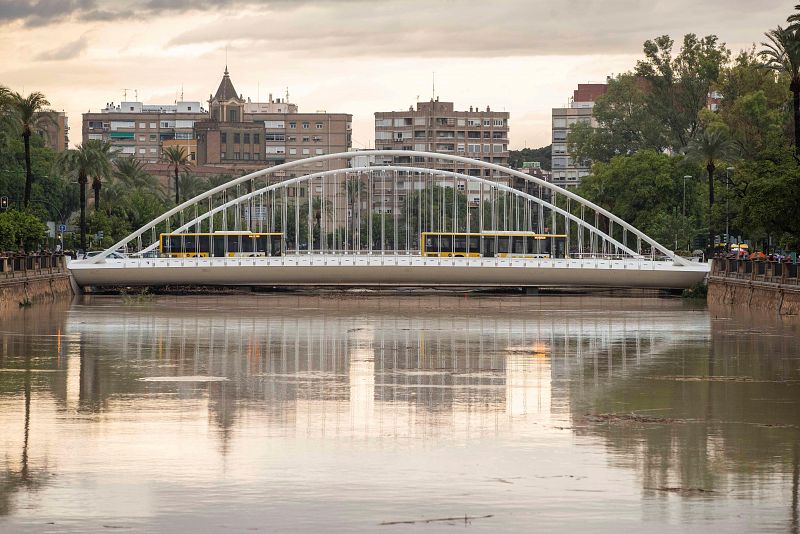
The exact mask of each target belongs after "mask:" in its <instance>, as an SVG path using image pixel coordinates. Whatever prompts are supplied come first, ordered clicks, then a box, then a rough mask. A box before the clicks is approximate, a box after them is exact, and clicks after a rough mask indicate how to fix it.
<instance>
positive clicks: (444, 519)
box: [378, 514, 494, 526]
mask: <svg viewBox="0 0 800 534" xmlns="http://www.w3.org/2000/svg"><path fill="white" fill-rule="evenodd" d="M490 517H494V514H488V515H473V516H468V515H467V514H464V517H441V518H437V519H410V520H407V521H384V522H383V523H378V524H379V525H381V526H387V525H416V524H417V523H448V522H451V523H452V522H453V521H459V522H461V521H463V522H464V524H465V525H467V524H469V523H470V522H471V521H472V520H473V519H488V518H490Z"/></svg>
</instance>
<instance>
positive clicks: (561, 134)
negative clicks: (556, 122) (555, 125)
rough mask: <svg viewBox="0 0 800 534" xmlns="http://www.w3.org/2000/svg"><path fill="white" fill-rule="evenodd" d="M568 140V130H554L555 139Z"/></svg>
mask: <svg viewBox="0 0 800 534" xmlns="http://www.w3.org/2000/svg"><path fill="white" fill-rule="evenodd" d="M566 140H567V131H566V130H553V141H566Z"/></svg>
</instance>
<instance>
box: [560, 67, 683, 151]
mask: <svg viewBox="0 0 800 534" xmlns="http://www.w3.org/2000/svg"><path fill="white" fill-rule="evenodd" d="M645 86H646V84H645V83H643V82H642V80H641V79H640V78H638V77H637V76H635V75H633V74H621V75H619V76H617V77H616V78H614V79H612V80H610V81H609V83H608V91H607V92H606V93H605V94H604V95H601V96H600V97H598V98H597V100H596V101H595V104H594V108H593V109H592V116H593V117H594V119H595V121H597V124H598V127H597V128H595V127H593V126H592V125H591V124H583V123H576V124H575V125H573V127H572V128H571V130H570V134H569V138H568V143H569V145H570V154H571V155H572V157H573V158H575V159H576V160H577V161H580V162H584V163H588V162H590V161H609V160H610V159H611V158H612V157H614V156H618V155H621V154H633V153H634V152H636V151H637V150H644V149H652V150H659V151H660V150H664V149H665V148H667V147H668V146H669V141H668V138H669V132H668V130H667V128H666V127H665V124H664V123H663V122H661V121H659V120H658V119H657V118H656V117H655V115H654V114H653V113H651V111H650V106H651V103H650V102H649V99H648V96H647V93H646V91H645V89H644V88H645Z"/></svg>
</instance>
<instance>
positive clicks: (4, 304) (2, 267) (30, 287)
mask: <svg viewBox="0 0 800 534" xmlns="http://www.w3.org/2000/svg"><path fill="white" fill-rule="evenodd" d="M70 295H72V288H71V286H70V282H69V271H68V270H67V261H66V258H65V256H64V255H63V254H0V309H2V308H10V307H18V306H26V305H28V304H32V303H34V302H37V301H41V300H52V299H55V298H57V297H60V296H70Z"/></svg>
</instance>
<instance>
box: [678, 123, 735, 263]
mask: <svg viewBox="0 0 800 534" xmlns="http://www.w3.org/2000/svg"><path fill="white" fill-rule="evenodd" d="M686 151H687V154H688V155H689V156H690V157H692V158H695V159H698V160H701V161H702V162H703V163H704V164H705V166H706V172H707V173H708V247H709V251H713V249H714V224H713V222H712V220H713V210H714V171H715V170H716V168H717V162H719V161H722V160H726V159H731V158H734V157H735V156H736V144H735V143H734V142H733V140H732V139H731V137H730V134H729V133H728V131H727V130H726V129H724V128H720V127H710V126H706V127H704V128H703V129H702V130H701V131H700V132H699V134H698V135H697V137H695V138H694V139H693V140H692V141H690V142H689V145H688V146H687V147H686Z"/></svg>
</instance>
